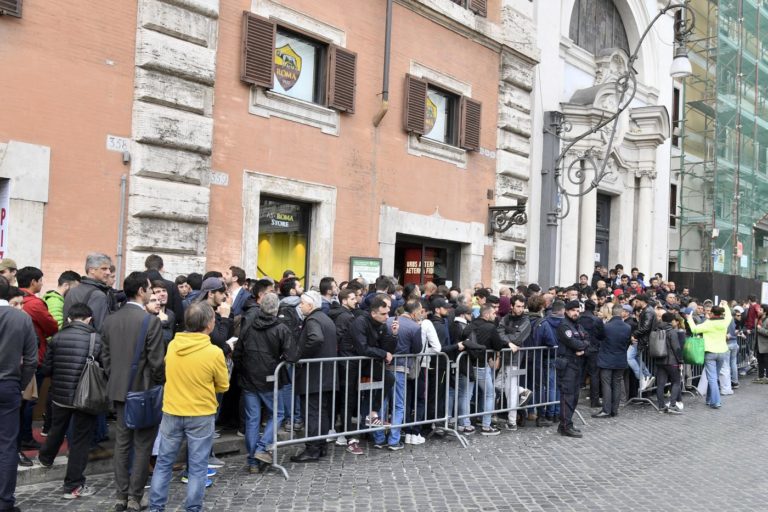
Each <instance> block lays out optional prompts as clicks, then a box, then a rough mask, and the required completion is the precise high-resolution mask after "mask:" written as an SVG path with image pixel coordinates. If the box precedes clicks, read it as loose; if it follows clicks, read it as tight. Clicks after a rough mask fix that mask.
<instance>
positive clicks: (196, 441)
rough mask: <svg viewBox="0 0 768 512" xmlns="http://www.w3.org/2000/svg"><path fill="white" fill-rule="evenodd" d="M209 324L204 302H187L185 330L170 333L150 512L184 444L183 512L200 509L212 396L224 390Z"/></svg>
mask: <svg viewBox="0 0 768 512" xmlns="http://www.w3.org/2000/svg"><path fill="white" fill-rule="evenodd" d="M215 324H216V316H215V314H214V311H213V308H212V307H211V306H210V305H209V304H208V303H207V302H205V301H201V302H195V303H192V304H191V305H190V306H189V307H188V308H187V310H186V312H185V313H184V325H185V326H186V328H187V331H185V332H180V333H178V334H176V336H175V337H174V339H173V341H171V343H170V345H168V354H167V355H166V358H165V390H164V394H163V421H162V423H160V451H159V453H158V456H157V463H156V464H155V470H154V473H153V475H152V485H151V489H152V491H151V494H150V500H149V507H150V510H152V511H163V510H165V504H166V503H167V501H168V484H169V482H170V481H171V477H172V476H173V463H174V462H175V461H176V456H177V455H178V453H179V449H180V448H181V444H182V441H183V440H184V439H186V440H187V464H188V472H189V484H188V486H187V501H186V510H189V511H199V510H202V505H203V495H204V494H205V481H206V472H207V470H208V455H209V454H210V453H211V445H212V444H213V433H214V423H215V418H216V409H217V407H218V402H217V400H216V393H224V392H225V391H226V390H227V389H229V374H228V372H227V364H226V362H225V361H224V354H223V353H222V351H221V350H220V349H219V348H218V347H216V346H215V345H212V344H211V340H210V337H209V335H210V333H211V331H213V328H214V326H215Z"/></svg>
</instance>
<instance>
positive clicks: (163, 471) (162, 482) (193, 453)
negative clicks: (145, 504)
mask: <svg viewBox="0 0 768 512" xmlns="http://www.w3.org/2000/svg"><path fill="white" fill-rule="evenodd" d="M215 418H216V415H215V414H212V415H210V416H173V415H172V414H168V413H163V421H162V423H160V432H159V435H160V450H159V453H158V455H157V462H156V463H155V472H154V474H153V475H152V487H151V491H150V495H149V508H150V510H152V511H153V512H154V511H158V512H163V511H164V510H165V504H166V503H167V502H168V484H169V483H170V481H171V478H172V477H173V463H174V462H175V461H176V456H177V455H178V453H179V448H181V443H182V441H183V440H184V439H185V438H186V440H187V471H188V473H189V484H187V502H186V510H187V512H199V511H200V510H202V509H203V496H204V495H205V480H206V478H207V476H206V475H207V472H208V455H209V454H210V453H211V445H212V444H213V430H214V423H215Z"/></svg>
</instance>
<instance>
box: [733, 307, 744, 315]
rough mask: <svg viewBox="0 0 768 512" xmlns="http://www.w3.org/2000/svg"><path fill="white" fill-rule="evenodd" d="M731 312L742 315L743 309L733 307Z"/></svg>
mask: <svg viewBox="0 0 768 512" xmlns="http://www.w3.org/2000/svg"><path fill="white" fill-rule="evenodd" d="M733 312H734V313H743V312H744V308H743V307H741V306H735V307H734V308H733Z"/></svg>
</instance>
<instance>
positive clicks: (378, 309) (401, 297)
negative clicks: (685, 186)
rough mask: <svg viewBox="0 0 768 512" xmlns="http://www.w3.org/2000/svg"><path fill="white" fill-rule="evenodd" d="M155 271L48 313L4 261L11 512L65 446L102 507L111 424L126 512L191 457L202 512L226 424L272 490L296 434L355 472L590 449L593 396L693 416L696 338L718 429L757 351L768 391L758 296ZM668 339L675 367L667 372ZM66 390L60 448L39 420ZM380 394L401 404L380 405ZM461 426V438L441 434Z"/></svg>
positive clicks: (6, 475) (91, 280)
mask: <svg viewBox="0 0 768 512" xmlns="http://www.w3.org/2000/svg"><path fill="white" fill-rule="evenodd" d="M145 267H146V268H145V269H144V270H143V271H137V272H132V273H130V274H128V275H127V276H126V278H125V279H124V281H123V282H122V283H120V285H121V289H119V290H118V289H116V288H115V278H114V275H115V274H114V272H115V268H114V266H113V265H112V261H111V259H110V258H109V256H107V255H104V254H98V253H96V254H90V255H88V256H87V258H86V261H85V273H84V274H83V275H80V274H79V273H77V272H74V271H67V272H64V273H62V274H61V276H59V278H58V281H57V286H56V288H55V289H53V290H50V291H47V292H46V293H44V294H43V273H42V271H41V270H40V269H37V268H34V267H30V266H27V267H22V268H18V267H17V265H16V262H15V261H13V260H11V259H9V258H6V259H3V260H2V261H0V511H3V510H19V508H18V507H15V499H14V490H15V485H16V472H17V469H18V467H19V466H31V465H33V464H35V461H33V460H31V459H30V458H28V457H27V455H26V454H25V453H24V452H25V451H29V450H38V451H39V452H38V456H37V463H38V464H40V465H42V466H45V467H50V466H51V465H52V464H53V463H54V459H55V458H56V456H57V455H58V453H59V451H60V448H61V446H62V443H63V442H64V440H65V439H66V440H67V442H68V446H69V448H68V460H67V470H66V475H65V478H64V483H63V487H62V496H63V497H64V498H66V499H78V498H83V497H87V496H89V495H91V494H93V492H94V490H93V489H92V488H91V487H89V486H88V485H86V478H85V475H84V473H85V469H86V466H87V463H88V460H89V453H90V452H91V450H92V449H94V447H98V446H99V445H98V443H99V442H101V441H103V440H104V439H106V438H107V437H108V436H109V429H108V422H107V418H108V417H112V418H113V419H114V422H113V423H112V426H113V434H114V436H113V437H114V441H115V445H114V473H115V475H114V485H115V489H116V501H115V505H114V510H116V511H121V510H142V509H144V508H146V507H149V509H150V510H152V511H162V510H164V508H165V505H166V502H167V499H168V486H169V482H170V481H171V479H172V476H173V471H174V470H175V469H177V464H176V460H177V457H178V455H179V451H180V449H181V446H182V444H183V442H184V441H186V446H187V449H186V459H185V463H184V464H183V466H184V468H183V472H182V476H181V481H182V482H184V483H186V484H187V501H186V509H187V510H190V511H197V510H201V507H202V502H203V496H204V493H205V488H206V487H208V486H209V485H210V484H211V477H212V476H213V475H215V473H216V469H217V468H219V467H221V466H222V465H223V464H224V461H221V460H220V459H218V458H217V457H216V456H215V454H214V453H213V449H212V447H213V440H214V439H215V437H216V436H218V435H219V434H218V433H217V430H216V425H217V423H218V424H219V425H226V424H229V425H231V426H232V427H233V428H235V429H237V431H238V434H240V435H242V436H243V437H244V442H245V449H246V453H247V471H248V472H250V473H258V472H261V471H264V470H265V469H268V468H269V466H270V465H273V464H275V463H276V462H277V461H275V458H274V456H273V453H272V452H273V447H272V446H271V444H272V442H273V439H275V437H276V436H275V432H276V431H277V430H279V429H281V430H284V431H287V432H290V433H291V434H290V435H291V436H294V437H295V438H297V439H302V440H303V439H305V438H306V442H305V443H304V449H303V450H302V451H301V452H300V453H297V454H295V455H293V456H292V457H291V461H293V462H294V463H311V462H317V461H319V460H321V459H322V458H323V457H324V456H326V455H327V453H328V449H329V443H327V442H326V441H327V438H331V435H332V439H333V440H335V444H334V445H335V446H340V447H343V448H344V449H346V450H347V451H348V452H349V453H351V454H353V455H360V454H363V453H364V446H365V444H364V438H365V437H367V438H368V440H369V443H368V446H371V447H372V448H374V449H388V450H391V451H399V450H402V449H403V448H404V447H405V445H406V444H410V445H414V446H417V445H421V444H423V443H425V442H426V441H427V439H428V438H429V435H430V434H434V435H438V436H440V435H445V433H446V429H445V428H444V427H445V426H446V425H447V427H448V430H450V431H453V432H454V433H455V434H456V435H461V436H469V435H472V434H474V433H479V434H481V435H484V436H495V435H499V434H500V433H501V430H507V431H515V430H517V429H518V428H519V427H521V426H523V425H525V424H528V425H535V427H549V426H552V425H553V424H557V431H558V433H559V434H560V435H562V436H566V437H571V438H579V437H582V435H583V434H582V432H581V430H580V429H579V428H577V427H576V426H575V425H574V422H573V416H574V414H575V410H576V408H577V404H578V400H579V395H580V390H581V389H582V386H584V385H585V383H588V388H589V389H588V392H587V393H586V395H587V400H588V402H589V405H590V406H591V407H592V408H593V413H592V417H594V418H610V417H616V416H618V415H619V405H620V403H621V402H622V401H623V400H627V399H630V398H632V397H637V396H642V395H643V394H649V393H650V392H651V390H653V389H654V385H655V395H656V396H655V398H656V400H657V403H658V409H659V411H660V412H663V413H666V414H669V415H677V414H682V412H683V408H684V405H683V401H682V392H683V391H684V385H683V384H684V382H685V378H686V373H685V369H684V366H685V365H684V361H683V356H682V351H683V348H684V346H685V344H686V342H687V340H689V339H690V338H691V337H692V336H703V340H704V346H705V364H704V368H705V371H704V374H703V375H704V377H703V379H704V380H705V381H706V401H707V405H709V406H710V407H712V408H713V409H719V408H721V407H722V399H721V395H723V394H726V395H727V394H732V393H733V392H734V390H735V389H737V388H738V387H739V377H740V375H739V369H738V368H737V364H736V363H737V356H738V353H739V343H738V342H739V339H740V338H742V339H747V337H748V338H749V339H750V340H753V343H752V344H751V346H750V347H749V350H750V351H751V354H753V356H754V357H755V358H756V364H757V368H758V375H757V378H756V380H755V382H758V383H768V317H767V316H766V313H767V312H768V305H763V306H761V305H760V304H759V303H758V302H757V300H756V299H755V297H753V296H750V297H748V299H747V300H746V301H745V302H744V303H741V304H737V303H735V302H734V303H733V304H729V303H728V302H727V301H720V303H719V304H713V303H712V301H711V300H704V301H699V300H698V299H696V298H694V297H693V296H692V295H691V293H690V290H689V289H687V288H682V289H681V290H678V289H677V287H676V285H675V283H674V282H671V281H664V279H663V276H662V275H660V274H656V275H654V276H652V277H650V278H649V279H646V277H645V276H644V275H643V274H642V273H640V272H639V271H638V269H636V268H633V269H631V271H630V273H629V274H626V273H625V272H624V269H623V267H622V266H621V265H616V266H615V267H614V268H612V269H608V268H606V267H603V266H597V267H596V268H595V271H594V274H593V276H591V277H590V276H587V275H581V276H580V277H579V280H578V282H577V283H574V284H573V285H572V286H568V287H564V288H563V287H551V288H549V289H542V288H541V287H540V286H539V285H538V284H535V283H532V284H529V285H527V286H519V287H517V288H516V289H512V288H510V287H504V286H502V287H500V288H499V289H498V294H495V293H494V290H491V289H489V288H487V287H486V286H484V285H483V284H482V283H477V284H475V285H474V287H473V288H472V289H460V288H457V287H450V288H449V287H447V286H445V285H444V284H440V283H434V282H427V283H425V284H424V285H423V286H420V285H418V284H407V285H405V286H401V285H399V284H398V283H397V281H396V280H395V279H394V278H392V277H388V276H380V277H379V278H378V279H376V281H375V282H374V283H366V282H365V280H363V279H362V278H356V279H353V280H351V281H344V282H340V283H339V282H337V281H336V279H334V278H333V277H324V278H323V279H321V280H320V282H319V283H317V287H316V288H313V289H311V290H307V291H305V290H304V289H303V286H302V280H301V279H300V278H299V277H298V276H296V274H295V273H294V272H292V271H290V270H286V271H285V272H284V273H283V275H282V276H279V278H277V279H272V278H269V277H265V278H262V279H254V280H251V279H248V278H247V277H246V273H245V271H244V270H243V269H241V268H239V267H236V266H231V267H229V268H227V269H225V270H224V271H223V272H218V271H209V272H207V273H206V274H205V275H201V274H197V273H191V274H188V275H183V276H178V277H177V278H176V279H175V281H169V280H166V279H165V278H164V277H163V275H162V272H163V260H162V258H161V257H159V256H157V255H151V256H149V257H147V259H146V261H145ZM41 294H42V296H41ZM652 339H653V340H655V341H656V342H658V340H660V339H661V340H662V342H661V343H662V345H664V346H663V348H664V350H662V352H663V355H659V354H658V353H655V354H654V357H650V353H649V345H650V343H651V340H652ZM656 345H658V343H656ZM438 354H439V355H440V357H438ZM544 354H548V355H547V357H544ZM362 358H366V359H362ZM313 359H317V360H319V361H317V362H316V363H313V362H312V360H313ZM440 361H453V363H452V364H441V363H440ZM457 362H458V364H457ZM649 362H650V363H651V364H646V363H649ZM92 363H98V364H99V365H101V367H102V368H103V370H104V373H105V375H106V377H107V381H106V389H105V394H106V396H107V398H108V401H109V403H110V404H112V406H111V407H110V410H109V411H92V410H87V409H85V408H83V407H81V406H79V405H78V404H79V403H80V402H79V401H78V400H77V399H76V398H79V397H77V395H78V393H79V391H80V385H81V381H82V378H83V374H84V369H85V368H86V366H87V365H88V364H92ZM649 366H650V367H649ZM651 370H653V372H654V374H652V372H651ZM46 379H49V382H50V384H49V385H48V387H47V389H48V392H47V394H46V400H45V404H41V406H42V405H44V410H45V413H44V415H43V417H44V421H43V425H42V429H41V435H42V436H44V442H43V443H42V445H41V444H40V443H38V442H37V441H36V440H35V439H34V436H33V433H32V424H33V422H32V416H33V409H34V408H35V405H36V403H37V398H38V390H40V389H43V388H44V383H45V381H46ZM446 381H447V382H449V384H448V385H447V386H444V385H443V383H445V382H446ZM370 382H379V383H381V386H380V389H381V391H379V392H364V391H362V389H363V387H364V386H363V384H365V383H370ZM160 385H162V386H164V387H163V399H162V419H161V420H159V421H158V422H155V423H154V424H151V425H149V426H146V425H132V421H133V420H132V419H129V418H126V414H128V411H127V410H126V402H127V401H128V397H129V395H130V394H131V393H135V392H143V391H148V390H152V389H154V388H155V387H157V386H160ZM700 388H701V386H700ZM430 390H431V391H430ZM444 391H445V392H444ZM443 413H445V414H446V415H447V416H448V417H449V420H448V422H447V424H446V425H443V424H441V423H440V422H439V421H437V418H439V417H441V416H442V414H443ZM431 420H435V421H431ZM367 429H370V432H366V430H367ZM334 445H330V446H334ZM148 483H149V485H150V491H149V492H148V493H145V486H146V485H147V484H148Z"/></svg>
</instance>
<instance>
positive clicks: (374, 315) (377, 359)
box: [339, 294, 396, 430]
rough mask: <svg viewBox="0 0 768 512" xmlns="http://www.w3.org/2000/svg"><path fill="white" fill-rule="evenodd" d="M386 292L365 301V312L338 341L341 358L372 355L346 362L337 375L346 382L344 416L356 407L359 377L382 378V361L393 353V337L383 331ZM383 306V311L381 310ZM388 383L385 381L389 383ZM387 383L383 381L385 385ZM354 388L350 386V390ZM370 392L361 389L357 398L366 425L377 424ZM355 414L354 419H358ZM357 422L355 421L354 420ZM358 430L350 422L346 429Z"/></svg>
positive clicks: (386, 316) (374, 400) (379, 421)
mask: <svg viewBox="0 0 768 512" xmlns="http://www.w3.org/2000/svg"><path fill="white" fill-rule="evenodd" d="M386 298H388V296H387V295H384V294H379V295H377V296H376V297H374V298H373V299H372V300H371V301H370V303H369V309H368V311H367V312H365V314H362V315H359V316H356V317H355V319H354V320H353V321H352V322H351V323H350V324H349V328H348V329H347V333H346V335H345V336H344V338H343V339H342V341H341V345H340V347H339V354H340V355H341V356H342V357H351V356H363V357H370V358H373V359H374V361H373V362H371V363H369V362H368V361H356V360H355V361H349V362H348V363H347V365H348V366H347V368H346V369H345V370H344V374H340V376H339V378H340V379H341V380H343V381H345V382H346V383H347V384H348V386H349V387H348V388H347V390H346V391H344V400H345V401H346V402H347V407H346V410H347V418H348V421H349V418H350V417H351V414H353V410H354V408H356V407H357V392H358V388H357V382H358V378H359V377H363V378H366V379H369V380H379V381H380V380H381V379H383V378H384V373H383V371H382V367H383V364H382V361H385V362H387V363H389V362H391V361H392V354H393V353H394V352H395V348H396V340H394V339H393V338H392V337H391V336H389V335H388V334H387V327H386V324H385V322H386V320H387V318H388V317H389V308H390V306H389V304H388V303H387V300H386ZM385 308H386V311H385ZM391 384H392V383H389V385H390V386H391ZM386 387H387V383H385V388H386ZM353 388H354V389H353ZM370 394H371V393H370V392H365V393H363V394H362V396H361V397H360V407H361V408H362V412H361V413H360V415H359V416H363V414H366V415H367V417H366V418H365V422H366V426H379V425H381V419H379V417H378V413H376V412H375V411H378V409H379V405H380V403H379V402H380V400H379V398H378V395H379V394H380V393H378V392H377V393H376V395H377V396H376V397H375V398H374V399H373V400H371V397H370ZM359 416H358V418H359ZM358 421H359V420H358ZM353 427H354V429H355V430H356V429H359V428H360V426H359V424H358V425H357V426H353V425H350V427H349V428H350V430H352V429H353Z"/></svg>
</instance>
